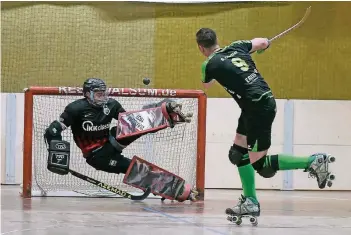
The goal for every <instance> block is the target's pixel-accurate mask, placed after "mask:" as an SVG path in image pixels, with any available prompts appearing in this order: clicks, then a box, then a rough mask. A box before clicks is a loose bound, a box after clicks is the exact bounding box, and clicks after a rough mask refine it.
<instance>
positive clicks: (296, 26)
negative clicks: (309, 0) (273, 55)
mask: <svg viewBox="0 0 351 235" xmlns="http://www.w3.org/2000/svg"><path fill="white" fill-rule="evenodd" d="M310 13H311V6H309V7H308V8H307V9H306V12H305V15H304V16H303V17H302V19H301V20H300V21H299V22H297V23H296V24H295V25H293V26H291V27H290V28H288V29H286V30H284V31H283V32H281V33H280V34H278V35H276V36H274V37H272V38H271V39H269V43H271V42H273V41H274V40H276V39H278V38H280V37H282V36H284V35H286V34H287V33H289V32H290V31H292V30H294V29H296V28H298V27H300V26H301V25H302V24H303V23H305V21H306V19H307V18H308V16H309V15H310ZM264 51H265V49H263V50H258V51H257V53H258V54H261V53H262V52H264Z"/></svg>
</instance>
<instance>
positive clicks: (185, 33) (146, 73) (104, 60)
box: [1, 2, 351, 190]
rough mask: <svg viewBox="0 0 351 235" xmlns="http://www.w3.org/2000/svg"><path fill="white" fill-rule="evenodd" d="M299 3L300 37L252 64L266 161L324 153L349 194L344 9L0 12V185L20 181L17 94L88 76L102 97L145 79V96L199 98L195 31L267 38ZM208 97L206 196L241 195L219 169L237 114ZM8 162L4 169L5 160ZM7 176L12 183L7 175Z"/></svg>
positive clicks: (12, 5) (220, 94) (216, 6)
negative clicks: (269, 129) (264, 90)
mask: <svg viewBox="0 0 351 235" xmlns="http://www.w3.org/2000/svg"><path fill="white" fill-rule="evenodd" d="M310 5H311V6H312V13H311V15H310V17H309V19H308V20H307V21H306V22H305V24H304V26H303V27H301V28H300V29H298V30H296V31H294V32H292V33H291V34H289V35H287V36H285V37H284V38H282V39H281V40H279V41H277V42H275V43H274V45H272V47H271V48H270V49H269V50H268V51H267V52H265V53H264V54H262V55H253V56H254V59H255V61H256V64H257V66H258V69H259V70H260V72H261V73H262V74H263V75H264V76H265V79H266V80H267V81H268V82H269V84H270V85H271V87H272V90H273V92H274V94H275V96H276V97H277V98H279V101H278V109H279V112H278V116H277V118H276V121H275V124H274V131H273V144H272V149H271V151H272V153H280V152H282V151H284V152H291V153H294V154H296V155H305V154H310V153H313V152H316V151H327V152H330V153H332V154H335V155H337V157H338V158H337V163H336V164H335V166H333V167H335V168H334V169H333V170H334V171H335V172H336V177H337V179H339V180H337V181H336V182H335V185H334V186H335V187H333V188H332V189H342V190H345V189H346V190H351V185H350V184H351V183H350V182H349V181H348V180H345V179H350V177H351V173H350V171H348V164H349V162H350V160H349V159H348V155H349V153H350V151H351V134H350V133H351V129H350V128H351V125H350V123H349V120H351V105H350V101H347V100H350V99H351V93H350V89H351V80H350V79H349V78H348V77H347V75H348V73H349V72H348V70H347V66H348V65H349V64H351V57H350V55H351V31H350V30H349V26H348V25H349V24H348V23H351V16H350V14H349V12H348V9H349V8H350V7H351V3H350V2H256V3H255V2H250V3H241V2H236V3H235V2H234V3H208V4H162V3H140V2H139V3H135V2H134V3H130V2H123V3H122V2H98V3H93V2H87V3H84V2H77V3H61V2H60V3H59V2H57V3H51V2H50V3H49V2H47V3H40V2H35V3H32V2H3V3H2V6H1V26H2V27H1V37H2V48H1V50H2V52H1V53H2V67H1V76H2V79H1V90H2V92H3V93H2V94H1V130H2V131H1V146H2V147H1V170H2V173H1V182H2V183H4V182H5V180H6V177H9V178H11V177H13V178H11V179H12V180H13V181H14V182H16V183H21V181H22V175H21V174H22V165H21V161H22V133H23V93H21V92H22V91H23V88H25V87H28V86H32V85H40V86H45V85H46V86H81V83H82V81H83V80H84V79H86V78H87V77H100V78H103V79H105V80H106V81H107V83H108V85H109V86H113V87H141V86H142V78H143V77H150V78H152V83H151V86H152V87H155V88H183V89H201V88H202V87H201V82H200V77H201V74H200V73H201V70H200V68H201V63H202V62H203V61H204V57H203V56H202V55H201V54H200V52H199V51H198V49H197V46H196V42H195V33H196V31H197V30H198V29H199V28H200V27H211V28H213V29H215V30H216V31H217V34H218V37H219V40H220V43H221V45H225V44H228V43H230V42H231V41H233V40H237V39H250V38H253V37H271V36H273V35H275V34H276V33H278V32H280V31H282V30H284V29H285V28H287V27H289V26H290V25H293V24H295V23H296V22H297V21H298V20H299V19H300V18H301V17H302V15H303V14H304V11H305V9H306V8H307V7H308V6H310ZM9 94H10V99H14V100H12V101H11V102H8V99H9ZM208 97H209V100H208V113H207V120H208V122H207V130H208V131H207V149H206V157H207V159H206V187H208V188H240V187H241V185H240V181H239V178H238V175H237V172H236V170H235V168H233V167H232V166H231V165H230V164H228V159H227V153H228V149H229V146H230V145H231V144H232V140H233V136H234V133H235V126H236V121H237V118H238V116H239V109H238V108H237V106H236V105H235V104H234V103H233V101H232V100H231V99H228V97H229V96H228V95H227V94H226V93H225V91H224V90H223V89H222V88H221V87H219V86H217V85H216V86H215V87H214V88H213V89H210V90H209V91H208ZM341 100H345V101H341ZM13 102H15V105H13V104H14V103H13ZM6 104H12V105H10V106H9V105H6ZM14 107H16V108H14ZM231 107H232V108H231ZM9 112H12V113H13V114H14V115H15V116H16V118H13V120H15V122H12V124H11V125H13V126H15V128H16V132H15V133H13V132H11V130H12V128H13V126H11V127H9V126H8V122H7V121H8V120H11V121H13V120H12V119H11V117H9V118H7V119H6V115H8V113H9ZM223 113H226V115H225V116H224V115H222V114H223ZM214 123H216V124H218V123H220V124H221V126H220V127H218V126H217V125H215V124H214ZM9 135H12V137H13V136H15V138H16V140H18V141H14V142H11V143H10V144H11V146H15V147H14V149H15V152H11V151H12V150H9V149H6V144H7V142H8V139H9V138H8V136H9ZM9 151H10V152H9ZM9 154H10V155H11V156H14V157H13V159H14V161H13V163H14V164H15V165H11V164H10V163H9V162H8V161H5V160H6V155H7V156H9ZM213 166H215V167H213ZM6 167H8V168H9V169H14V172H15V175H10V176H7V175H6V172H5V168H6ZM219 172H220V173H219ZM257 180H258V187H259V188H267V189H272V188H274V189H279V188H285V189H286V188H295V189H316V184H315V181H314V180H312V179H308V178H307V175H306V173H301V172H296V173H293V174H292V173H291V172H284V173H278V175H277V176H276V177H275V178H274V179H273V180H267V179H262V178H258V179H257Z"/></svg>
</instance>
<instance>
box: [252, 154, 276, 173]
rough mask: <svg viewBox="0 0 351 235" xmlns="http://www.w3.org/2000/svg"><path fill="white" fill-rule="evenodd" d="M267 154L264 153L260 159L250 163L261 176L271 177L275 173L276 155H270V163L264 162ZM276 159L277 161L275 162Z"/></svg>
mask: <svg viewBox="0 0 351 235" xmlns="http://www.w3.org/2000/svg"><path fill="white" fill-rule="evenodd" d="M266 158H267V156H266V155H265V156H264V157H262V158H261V159H260V160H258V161H256V162H255V163H253V164H252V166H253V168H254V169H255V170H256V172H257V173H258V174H259V175H260V176H262V177H263V178H272V177H273V176H274V175H275V174H276V173H277V167H276V165H278V156H277V155H274V156H272V157H271V164H270V165H267V164H265V161H266ZM275 161H277V162H275Z"/></svg>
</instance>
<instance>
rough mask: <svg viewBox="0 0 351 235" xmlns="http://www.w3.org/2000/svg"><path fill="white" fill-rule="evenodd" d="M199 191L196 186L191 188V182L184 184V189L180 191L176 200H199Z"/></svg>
mask: <svg viewBox="0 0 351 235" xmlns="http://www.w3.org/2000/svg"><path fill="white" fill-rule="evenodd" d="M198 195H199V192H198V191H197V190H196V188H195V187H194V188H191V185H190V184H184V187H183V190H182V191H180V192H179V194H178V196H177V197H176V200H177V201H178V202H183V201H185V200H189V201H192V202H195V201H197V199H198Z"/></svg>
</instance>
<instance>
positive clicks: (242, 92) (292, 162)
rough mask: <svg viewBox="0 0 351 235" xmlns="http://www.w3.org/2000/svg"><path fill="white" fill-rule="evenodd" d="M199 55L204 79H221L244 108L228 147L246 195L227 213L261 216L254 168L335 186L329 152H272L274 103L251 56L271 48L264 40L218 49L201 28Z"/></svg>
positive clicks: (211, 33)
mask: <svg viewBox="0 0 351 235" xmlns="http://www.w3.org/2000/svg"><path fill="white" fill-rule="evenodd" d="M196 41H197V45H198V48H199V50H200V51H201V53H202V54H203V55H204V56H206V57H207V59H206V61H205V62H204V63H203V65H202V72H203V74H202V82H203V84H204V87H205V88H209V87H210V86H211V85H212V84H213V82H214V81H217V82H218V83H219V84H220V85H221V86H223V87H224V89H225V90H226V91H227V92H228V93H229V94H230V95H231V96H232V97H233V99H234V100H235V101H236V102H237V103H238V105H239V107H240V109H241V115H240V117H239V120H238V126H237V129H236V136H235V139H234V143H233V145H232V146H231V147H230V150H229V154H228V155H229V160H230V162H231V163H232V164H234V165H236V166H237V167H238V171H239V175H240V179H241V182H242V187H243V194H244V195H243V196H242V197H241V198H240V200H239V203H238V204H237V205H236V206H235V207H234V208H228V209H227V210H226V213H227V214H228V215H233V216H236V215H239V216H240V215H246V214H247V215H253V216H259V215H260V204H259V202H258V199H257V197H256V187H255V171H256V172H257V173H258V174H259V175H260V176H262V177H264V178H271V177H273V176H274V175H275V174H276V172H277V171H279V170H295V169H302V170H305V171H306V172H309V174H310V175H311V176H312V177H315V178H317V183H318V186H319V188H321V189H322V188H324V187H325V186H326V183H328V184H329V186H331V183H332V182H331V181H329V180H330V179H332V178H333V176H332V175H330V172H329V170H328V163H329V161H333V160H334V159H335V158H334V157H331V156H330V155H328V154H325V153H319V154H313V155H311V156H304V157H295V156H291V155H289V154H274V155H269V154H268V149H269V148H270V146H271V131H272V123H273V121H274V119H275V115H276V109H277V108H276V102H275V98H274V96H273V93H272V91H271V90H270V87H269V85H268V84H267V83H266V81H265V80H264V78H263V77H262V75H261V74H260V72H259V71H258V70H257V68H256V65H255V63H254V61H253V59H252V57H251V55H250V54H251V53H253V52H255V51H258V50H265V49H267V48H268V47H269V41H268V40H267V39H266V38H255V39H252V40H245V41H235V42H233V43H231V44H230V45H228V46H226V47H224V48H220V46H219V45H218V43H217V36H216V33H215V32H214V31H213V30H212V29H209V28H202V29H200V30H199V31H198V32H197V33H196Z"/></svg>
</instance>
